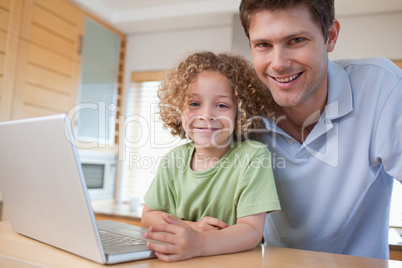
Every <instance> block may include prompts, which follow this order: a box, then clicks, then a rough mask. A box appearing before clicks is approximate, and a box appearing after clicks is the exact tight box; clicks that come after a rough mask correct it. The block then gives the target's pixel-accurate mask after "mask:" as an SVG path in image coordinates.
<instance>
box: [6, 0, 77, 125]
mask: <svg viewBox="0 0 402 268" xmlns="http://www.w3.org/2000/svg"><path fill="white" fill-rule="evenodd" d="M0 6H1V8H2V9H1V11H2V12H3V13H6V14H5V15H6V16H4V19H3V20H2V21H1V22H2V24H1V30H2V35H3V38H1V39H2V40H4V41H5V43H6V44H3V45H1V48H0V49H1V52H3V53H4V61H3V64H2V67H3V72H2V81H1V87H0V96H1V99H0V102H1V103H0V106H1V113H0V119H1V120H2V121H4V120H10V119H20V118H27V117H35V116H42V115H50V114H56V113H63V112H67V111H68V110H69V109H70V107H72V106H73V105H75V103H76V99H77V92H78V78H79V71H80V53H79V47H80V40H81V39H80V36H82V31H83V25H82V24H83V19H84V13H83V12H82V11H80V9H78V8H77V7H75V6H74V5H72V4H71V3H69V2H67V1H65V0H24V1H14V0H1V2H0ZM1 52H0V53H1Z"/></svg>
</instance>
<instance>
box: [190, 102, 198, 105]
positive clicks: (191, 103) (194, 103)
mask: <svg viewBox="0 0 402 268" xmlns="http://www.w3.org/2000/svg"><path fill="white" fill-rule="evenodd" d="M188 106H200V104H199V103H198V102H190V103H189V104H188Z"/></svg>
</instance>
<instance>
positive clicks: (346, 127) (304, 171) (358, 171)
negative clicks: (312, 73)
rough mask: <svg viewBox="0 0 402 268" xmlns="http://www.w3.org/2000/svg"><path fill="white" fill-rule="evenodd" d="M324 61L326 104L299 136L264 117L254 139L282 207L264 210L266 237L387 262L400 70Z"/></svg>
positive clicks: (399, 151) (384, 64) (398, 169)
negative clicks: (267, 158)
mask: <svg viewBox="0 0 402 268" xmlns="http://www.w3.org/2000/svg"><path fill="white" fill-rule="evenodd" d="M328 64H329V65H328V85H329V92H328V102H327V105H326V108H325V110H324V112H323V113H322V114H321V115H319V114H317V115H319V120H318V122H317V124H316V125H315V127H314V129H313V130H312V131H311V132H310V134H309V135H308V137H307V139H306V141H305V142H304V143H303V144H299V143H298V142H297V141H295V140H294V139H293V138H291V137H290V136H289V135H288V134H286V133H285V132H284V131H283V130H281V129H280V128H278V127H277V126H276V125H275V124H274V122H273V121H271V120H267V122H266V125H267V131H265V133H263V134H261V136H260V137H259V138H258V140H260V141H262V142H263V143H265V144H267V146H268V148H269V150H270V151H271V153H272V156H273V157H272V167H273V170H274V175H275V182H276V186H277V190H278V195H279V199H280V202H281V207H282V210H281V211H278V212H274V213H270V214H268V215H267V221H266V226H265V232H264V236H265V240H266V241H267V244H268V245H271V246H279V247H290V248H298V249H306V250H315V251H324V252H333V253H341V254H349V255H356V256H365V257H372V258H382V259H388V258H389V250H388V227H389V226H388V224H389V211H390V200H391V193H392V186H393V181H394V179H393V177H395V178H396V179H397V180H399V181H401V180H402V71H401V70H400V69H399V68H398V67H397V66H395V65H394V64H393V63H392V62H390V61H388V60H386V59H382V58H370V59H364V60H342V61H337V62H331V61H330V62H329V63H328ZM317 118H318V117H317ZM310 120H312V121H314V117H312V118H311V119H310ZM315 121H317V120H315Z"/></svg>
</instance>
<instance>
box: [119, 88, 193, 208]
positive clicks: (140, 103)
mask: <svg viewBox="0 0 402 268" xmlns="http://www.w3.org/2000/svg"><path fill="white" fill-rule="evenodd" d="M159 84H160V82H158V81H154V82H141V83H132V85H131V87H130V89H129V92H128V94H127V110H126V120H127V122H126V130H125V131H126V133H125V136H126V140H127V144H126V153H125V160H124V161H123V164H122V167H121V178H120V180H121V183H120V185H121V189H120V202H127V201H128V200H129V199H130V198H131V197H134V196H135V197H140V198H141V199H143V196H144V195H145V193H146V191H147V190H148V187H149V185H150V183H151V182H152V180H153V178H154V176H155V174H156V172H157V169H158V165H159V163H160V160H161V158H162V157H163V156H164V155H165V154H166V153H167V152H168V151H170V150H171V149H172V148H174V147H176V146H178V145H180V144H183V143H185V142H187V141H186V140H182V139H180V138H179V137H173V136H172V134H170V130H169V129H167V130H165V129H163V123H162V121H161V120H160V117H159V114H158V112H159V109H158V103H159V99H158V97H157V90H158V86H159Z"/></svg>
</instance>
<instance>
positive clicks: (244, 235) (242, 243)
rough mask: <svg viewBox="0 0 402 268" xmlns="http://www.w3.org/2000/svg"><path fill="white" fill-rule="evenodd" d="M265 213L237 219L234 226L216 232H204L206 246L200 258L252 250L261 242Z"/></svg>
mask: <svg viewBox="0 0 402 268" xmlns="http://www.w3.org/2000/svg"><path fill="white" fill-rule="evenodd" d="M265 216H266V212H263V213H259V214H254V215H250V216H246V217H242V218H238V219H237V222H236V224H235V225H232V226H230V227H228V228H225V229H222V230H220V231H218V232H204V233H202V235H203V236H204V237H205V238H204V241H205V242H206V244H205V245H204V247H202V249H203V251H202V253H201V256H209V255H217V254H226V253H234V252H240V251H245V250H249V249H253V248H254V247H256V246H257V245H258V243H259V242H260V241H261V238H262V235H263V232H264V223H265Z"/></svg>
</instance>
